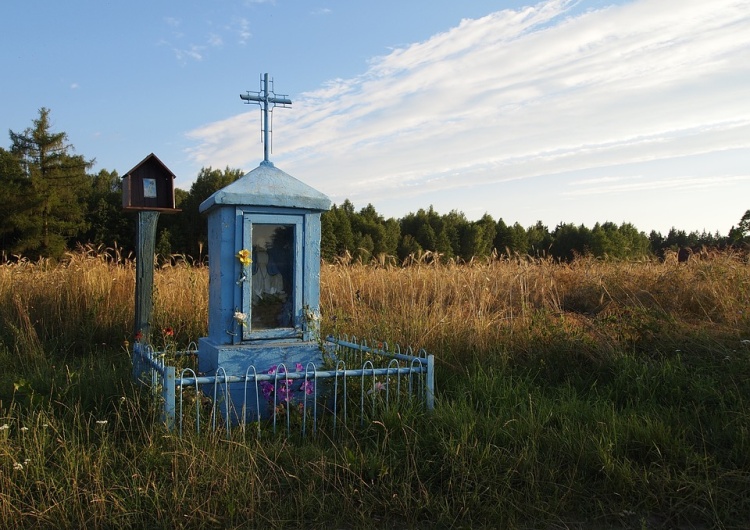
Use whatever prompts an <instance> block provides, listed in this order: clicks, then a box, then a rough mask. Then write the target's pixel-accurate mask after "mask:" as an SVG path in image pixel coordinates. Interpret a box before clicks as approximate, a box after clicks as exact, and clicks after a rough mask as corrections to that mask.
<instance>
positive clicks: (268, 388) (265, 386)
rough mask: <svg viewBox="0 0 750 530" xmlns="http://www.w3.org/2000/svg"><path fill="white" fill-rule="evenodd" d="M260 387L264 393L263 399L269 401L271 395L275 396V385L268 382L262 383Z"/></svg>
mask: <svg viewBox="0 0 750 530" xmlns="http://www.w3.org/2000/svg"><path fill="white" fill-rule="evenodd" d="M259 386H260V391H261V392H262V393H263V397H264V398H265V399H269V398H270V397H271V394H273V385H272V384H271V383H269V382H268V381H261V382H260V385H259Z"/></svg>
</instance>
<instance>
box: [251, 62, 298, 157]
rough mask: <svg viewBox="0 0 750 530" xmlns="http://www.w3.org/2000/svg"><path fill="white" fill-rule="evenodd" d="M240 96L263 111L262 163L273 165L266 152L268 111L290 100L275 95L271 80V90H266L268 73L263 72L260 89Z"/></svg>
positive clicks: (287, 103)
mask: <svg viewBox="0 0 750 530" xmlns="http://www.w3.org/2000/svg"><path fill="white" fill-rule="evenodd" d="M240 98H241V99H243V100H244V101H245V103H257V104H259V105H260V107H261V110H262V111H263V162H262V163H263V164H270V165H273V163H271V162H270V161H269V160H268V152H269V145H270V133H271V132H272V131H271V126H270V123H269V121H268V117H269V113H270V112H273V108H274V107H276V106H280V107H290V106H291V105H292V100H291V99H289V98H288V97H287V96H286V95H284V94H279V95H276V93H275V92H274V91H273V81H271V90H270V91H269V90H268V74H263V79H262V80H261V90H260V91H259V92H248V93H247V94H240Z"/></svg>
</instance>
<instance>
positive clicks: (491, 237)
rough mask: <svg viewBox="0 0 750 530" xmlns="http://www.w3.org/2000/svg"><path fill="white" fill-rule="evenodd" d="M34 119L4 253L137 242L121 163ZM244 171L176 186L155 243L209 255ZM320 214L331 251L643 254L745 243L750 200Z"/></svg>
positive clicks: (4, 188)
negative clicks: (601, 216) (212, 225)
mask: <svg viewBox="0 0 750 530" xmlns="http://www.w3.org/2000/svg"><path fill="white" fill-rule="evenodd" d="M32 124H33V125H32V126H31V127H29V128H28V129H26V130H25V131H23V132H20V133H18V132H14V131H10V146H9V148H8V149H4V148H0V211H2V216H0V252H1V256H0V259H2V261H8V260H14V259H19V258H20V257H23V258H26V259H30V260H37V259H39V258H52V259H59V258H61V257H62V256H63V255H64V254H65V252H67V251H70V250H73V249H75V248H77V247H79V246H86V245H91V246H93V247H97V248H119V249H121V252H122V253H123V254H124V255H128V254H129V253H130V252H132V251H133V248H134V246H135V243H134V240H135V217H134V215H133V214H132V213H128V212H124V211H123V209H122V182H121V181H122V179H121V177H120V176H119V175H118V173H117V171H107V170H101V171H99V172H98V173H95V174H94V173H90V170H91V168H92V167H93V159H86V158H85V157H84V156H82V155H77V154H75V149H74V148H73V146H72V145H71V144H69V143H68V138H67V135H66V134H65V133H64V132H53V131H51V125H50V111H49V109H46V108H42V109H40V110H39V117H38V118H37V119H34V120H33V121H32ZM128 169H130V168H128ZM241 176H242V171H241V170H239V169H230V168H229V167H227V168H225V169H223V170H220V169H213V168H211V167H208V168H203V169H201V171H200V173H199V174H198V177H197V179H196V180H195V182H194V183H193V185H192V186H191V187H190V190H189V191H185V190H182V189H177V190H176V191H175V194H176V197H175V199H176V205H177V208H179V209H181V210H182V212H181V213H179V214H175V215H163V216H161V217H160V219H159V227H158V235H157V246H156V252H157V254H158V255H159V256H160V258H161V259H170V257H171V256H175V255H179V256H184V257H187V258H188V259H190V260H193V261H198V260H202V259H203V258H204V257H205V256H206V250H207V248H206V245H207V223H206V218H205V217H204V216H203V215H201V214H200V213H199V212H198V206H199V205H200V204H201V202H203V201H204V200H205V199H206V198H208V197H209V196H210V195H211V194H212V193H214V192H215V191H216V190H218V189H220V188H223V187H224V186H226V185H228V184H230V183H231V182H233V181H235V180H237V179H238V178H240V177H241ZM739 213H740V212H738V214H739ZM321 223H322V238H321V252H322V257H323V259H325V260H329V261H331V260H335V259H339V258H340V259H344V260H350V259H352V260H358V261H363V262H369V261H371V260H391V261H392V260H394V259H396V260H398V261H399V262H403V261H404V260H407V259H408V258H410V257H422V256H424V255H425V254H427V255H428V256H431V257H432V258H434V259H445V260H447V259H457V260H464V261H469V260H471V259H472V258H484V257H487V256H491V255H493V254H494V255H508V256H532V257H551V258H554V259H557V260H561V261H569V260H572V259H575V257H576V256H584V255H589V256H595V257H601V258H609V259H637V258H643V257H649V256H657V257H663V256H664V255H665V253H667V252H668V251H674V252H682V253H683V255H684V252H685V249H689V251H692V252H706V251H712V249H725V248H730V247H732V248H743V249H745V248H747V245H748V243H750V210H748V211H746V212H745V213H744V215H742V216H741V217H740V218H739V220H738V224H737V225H736V226H732V227H730V228H729V230H728V233H727V235H725V236H722V235H721V234H719V233H714V234H710V233H706V232H702V233H697V232H690V233H686V232H685V231H684V230H678V229H676V228H672V229H671V230H670V231H669V233H668V234H666V235H662V234H661V233H659V232H656V231H652V232H651V233H650V234H648V235H647V234H645V233H644V232H640V231H638V229H637V228H636V227H635V226H633V225H632V224H630V223H622V224H619V225H618V224H615V223H611V222H602V223H597V224H595V225H594V226H593V227H591V228H589V227H586V226H583V225H574V224H572V223H562V222H561V223H560V224H558V225H557V226H555V227H554V228H552V229H549V228H548V227H547V226H545V225H544V224H543V223H542V222H537V223H536V224H534V225H533V226H529V227H523V226H521V225H520V224H519V223H517V222H516V223H513V224H509V223H507V222H506V221H504V220H503V219H502V218H501V219H498V220H495V219H493V218H492V216H490V215H484V216H483V217H482V218H481V219H479V220H477V221H470V220H468V219H467V218H466V217H465V215H464V214H463V213H461V212H458V211H455V210H454V211H451V212H448V213H443V214H441V213H438V212H436V211H435V210H434V209H433V208H432V207H431V206H430V207H429V208H427V209H419V210H418V211H417V212H416V213H410V214H408V215H406V216H405V217H402V218H401V219H395V218H389V219H385V218H384V217H383V216H382V215H380V214H379V213H378V212H377V211H376V210H375V208H374V207H373V206H372V205H371V204H368V205H367V206H365V207H364V208H361V209H360V210H357V209H355V207H354V205H353V204H352V203H351V202H349V201H348V200H346V201H344V202H343V203H342V204H340V205H334V206H333V207H332V209H331V210H330V211H328V212H324V213H323V215H322V218H321Z"/></svg>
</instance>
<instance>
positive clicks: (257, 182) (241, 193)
mask: <svg viewBox="0 0 750 530" xmlns="http://www.w3.org/2000/svg"><path fill="white" fill-rule="evenodd" d="M221 205H243V206H276V207H286V208H300V209H303V208H304V209H309V210H320V211H323V210H328V209H329V208H330V207H331V199H329V198H328V197H327V196H326V195H324V194H323V193H321V192H319V191H317V190H316V189H314V188H312V187H310V186H308V185H307V184H305V183H303V182H301V181H299V180H297V179H296V178H294V177H293V176H291V175H289V174H288V173H285V172H284V171H282V170H280V169H278V168H277V167H275V166H274V165H273V164H272V163H270V162H261V164H260V165H259V166H258V167H256V168H255V169H253V170H252V171H250V172H249V173H246V174H245V175H244V176H242V177H240V178H239V179H237V180H236V181H234V182H232V183H231V184H229V185H228V186H225V187H224V188H222V189H220V190H218V191H217V192H215V193H214V194H213V195H211V196H210V197H209V198H208V199H206V200H205V201H203V202H202V203H201V205H200V208H199V210H200V212H201V213H204V212H207V211H209V210H211V209H213V208H216V207H218V206H221Z"/></svg>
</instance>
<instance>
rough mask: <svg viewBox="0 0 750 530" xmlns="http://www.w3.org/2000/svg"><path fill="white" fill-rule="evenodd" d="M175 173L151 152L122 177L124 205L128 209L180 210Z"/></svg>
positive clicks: (167, 211)
mask: <svg viewBox="0 0 750 530" xmlns="http://www.w3.org/2000/svg"><path fill="white" fill-rule="evenodd" d="M174 179H175V176H174V174H173V173H172V172H171V171H170V170H169V168H167V166H165V165H164V164H163V163H162V161H161V160H159V159H158V158H157V157H156V155H154V154H153V153H151V154H150V155H148V156H147V157H146V158H144V159H143V160H142V161H141V162H140V163H139V164H138V165H137V166H135V167H134V168H133V169H131V170H130V171H128V172H127V173H126V174H125V176H124V177H122V207H123V209H124V210H128V211H143V210H151V211H157V212H162V213H176V212H179V211H180V210H178V209H177V208H175V198H174Z"/></svg>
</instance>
